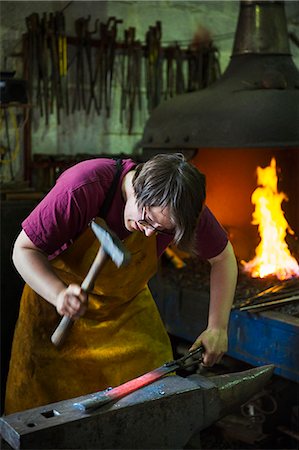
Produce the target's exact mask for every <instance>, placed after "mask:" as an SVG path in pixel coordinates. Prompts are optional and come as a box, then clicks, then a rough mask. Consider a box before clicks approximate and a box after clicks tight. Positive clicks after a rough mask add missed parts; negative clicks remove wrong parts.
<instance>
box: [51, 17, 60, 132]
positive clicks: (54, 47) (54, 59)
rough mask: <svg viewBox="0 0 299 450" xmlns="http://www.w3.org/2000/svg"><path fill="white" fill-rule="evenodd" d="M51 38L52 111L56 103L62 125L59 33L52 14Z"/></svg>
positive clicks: (58, 117)
mask: <svg viewBox="0 0 299 450" xmlns="http://www.w3.org/2000/svg"><path fill="white" fill-rule="evenodd" d="M48 29H49V36H50V53H51V65H52V70H51V100H50V110H51V113H53V109H54V103H55V106H56V120H57V124H58V125H60V108H61V107H62V95H61V80H60V72H59V55H58V43H57V31H56V18H55V16H54V15H53V14H52V13H50V16H49V22H48Z"/></svg>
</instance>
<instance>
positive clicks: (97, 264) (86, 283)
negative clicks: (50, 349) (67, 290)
mask: <svg viewBox="0 0 299 450" xmlns="http://www.w3.org/2000/svg"><path fill="white" fill-rule="evenodd" d="M107 257H108V256H107V253H106V252H105V250H104V249H102V247H101V248H100V249H99V251H98V253H97V256H96V257H95V259H94V261H93V263H92V265H91V267H90V269H89V271H88V273H87V275H86V277H85V278H84V280H83V282H82V284H81V288H82V289H83V290H84V291H85V292H89V291H90V290H91V289H92V288H93V285H94V281H95V279H96V277H97V275H98V273H99V272H100V270H101V268H102V267H103V265H104V264H105V262H106V260H107ZM73 323H74V321H73V319H71V318H70V317H68V316H63V318H62V319H61V321H60V323H59V325H58V327H57V328H56V330H55V331H54V333H53V334H52V336H51V342H52V344H54V345H55V346H56V347H59V346H60V345H62V344H63V342H64V340H65V338H66V335H67V332H68V330H69V329H70V328H71V326H72V325H73Z"/></svg>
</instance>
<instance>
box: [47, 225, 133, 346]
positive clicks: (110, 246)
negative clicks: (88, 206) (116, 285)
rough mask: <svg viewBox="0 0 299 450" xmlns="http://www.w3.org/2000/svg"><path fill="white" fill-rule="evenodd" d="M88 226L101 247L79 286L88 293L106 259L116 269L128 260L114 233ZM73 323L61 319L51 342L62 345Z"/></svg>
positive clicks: (67, 318)
mask: <svg viewBox="0 0 299 450" xmlns="http://www.w3.org/2000/svg"><path fill="white" fill-rule="evenodd" d="M90 226H91V229H92V231H93V232H94V234H95V236H96V237H97V239H98V240H99V241H100V243H101V247H100V249H99V251H98V253H97V255H96V258H95V260H94V262H93V263H92V265H91V267H90V269H89V272H88V274H87V275H86V277H85V279H84V281H83V283H82V284H81V288H82V289H83V290H84V291H85V292H89V291H90V290H91V289H92V288H93V285H94V281H95V279H96V277H97V276H98V274H99V272H100V270H101V268H102V267H103V265H104V264H105V262H106V260H107V258H108V257H110V258H111V259H112V261H113V262H114V263H115V264H116V266H117V267H120V266H123V265H124V264H127V263H128V262H129V260H130V253H129V252H128V251H127V249H126V248H125V247H124V245H123V243H122V241H121V240H120V239H119V238H118V237H117V236H116V235H115V234H114V233H112V232H111V231H108V230H107V229H106V228H102V227H101V226H100V225H98V224H97V223H96V222H95V221H92V222H91V224H90ZM73 322H74V321H73V320H72V319H71V318H70V317H68V316H64V317H63V318H62V320H61V322H60V324H59V325H58V327H57V328H56V330H55V332H54V333H53V335H52V337H51V341H52V343H53V344H54V345H56V346H59V345H61V344H62V343H63V341H64V339H65V337H66V333H67V331H68V329H69V328H70V327H71V325H72V324H73Z"/></svg>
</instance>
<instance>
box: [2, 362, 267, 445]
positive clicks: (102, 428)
mask: <svg viewBox="0 0 299 450" xmlns="http://www.w3.org/2000/svg"><path fill="white" fill-rule="evenodd" d="M273 370H274V366H272V365H269V366H262V367H259V368H254V369H250V370H247V371H243V372H238V373H233V374H227V375H219V376H215V377H214V376H213V377H203V376H201V375H198V374H194V375H190V376H189V377H186V378H183V377H180V376H178V375H171V376H166V377H164V378H162V379H160V380H159V381H155V382H154V383H153V384H150V385H148V386H146V387H143V388H141V389H139V390H137V391H135V392H133V393H131V394H129V395H127V396H125V397H123V398H122V399H120V400H118V401H115V402H110V403H108V404H105V405H103V406H101V407H100V408H97V409H95V410H92V411H82V410H80V409H78V408H76V407H75V406H74V405H76V404H78V403H80V402H82V401H85V400H87V399H88V398H90V395H85V396H81V397H77V398H73V399H69V400H65V401H61V402H57V403H52V404H49V405H46V406H41V407H38V408H33V409H28V410H26V411H23V412H19V413H15V414H11V415H8V416H3V417H2V418H1V419H0V433H1V436H2V437H3V439H4V440H5V441H6V442H7V443H8V444H9V445H10V446H11V447H12V448H14V449H32V450H33V449H39V450H41V449H100V448H103V449H173V448H176V449H179V448H183V447H184V446H185V445H186V443H187V442H188V441H189V440H190V438H191V437H192V435H193V434H194V433H195V432H199V431H200V430H203V429H205V428H207V427H208V426H209V425H211V424H212V423H214V422H215V421H217V420H219V419H220V418H221V417H223V416H225V415H226V414H228V413H229V412H231V411H232V410H233V409H235V408H236V407H237V406H240V405H241V404H243V403H244V402H246V401H247V400H249V399H250V398H251V397H252V396H253V395H254V394H255V393H257V392H259V391H260V390H261V389H262V388H263V387H264V385H265V384H266V383H267V381H268V380H269V379H270V377H271V375H272V373H273Z"/></svg>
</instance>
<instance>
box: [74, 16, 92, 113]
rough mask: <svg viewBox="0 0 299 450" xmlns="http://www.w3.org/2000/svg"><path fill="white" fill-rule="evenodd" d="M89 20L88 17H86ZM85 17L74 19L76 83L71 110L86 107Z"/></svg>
mask: <svg viewBox="0 0 299 450" xmlns="http://www.w3.org/2000/svg"><path fill="white" fill-rule="evenodd" d="M87 20H89V19H87ZM85 29H86V19H84V18H83V17H80V18H79V19H77V20H76V21H75V30H76V35H77V52H76V81H75V83H76V85H75V92H74V97H73V105H72V112H73V113H74V112H75V110H76V109H77V111H80V110H81V105H82V108H83V109H84V110H85V109H86V104H85V86H84V70H85V68H84V52H83V50H84V37H85V35H86V32H85Z"/></svg>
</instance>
